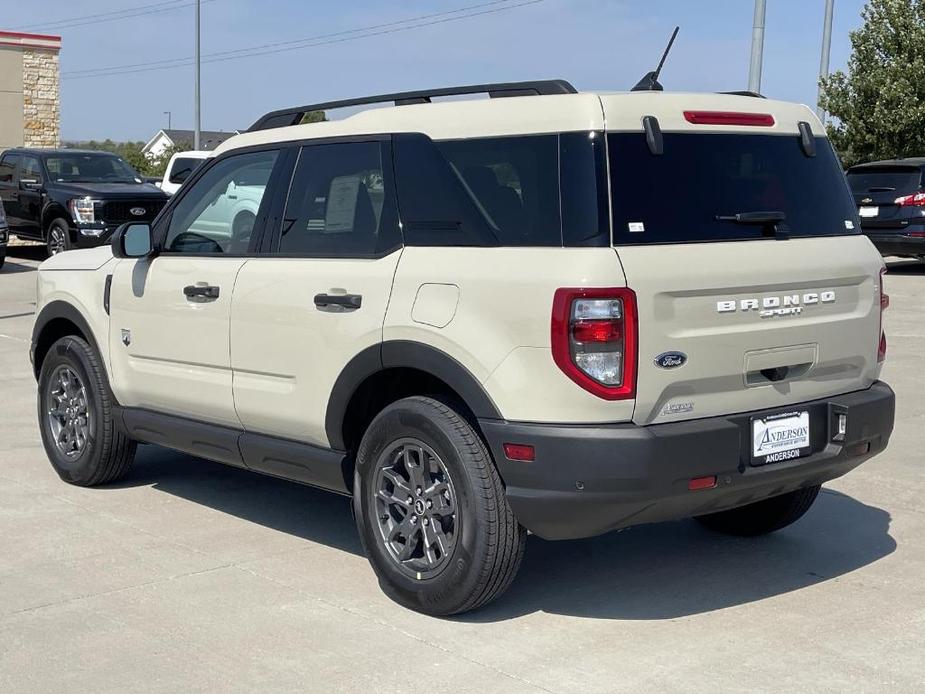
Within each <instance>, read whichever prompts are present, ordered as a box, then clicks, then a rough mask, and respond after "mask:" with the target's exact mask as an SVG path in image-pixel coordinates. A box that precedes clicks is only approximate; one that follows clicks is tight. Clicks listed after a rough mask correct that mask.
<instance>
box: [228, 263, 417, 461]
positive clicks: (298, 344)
mask: <svg viewBox="0 0 925 694" xmlns="http://www.w3.org/2000/svg"><path fill="white" fill-rule="evenodd" d="M400 256H401V252H400V251H396V252H394V253H392V254H391V255H388V256H386V257H384V258H381V259H378V260H363V259H351V258H326V259H322V258H311V259H309V258H256V259H253V260H250V261H249V262H248V263H247V264H246V265H245V266H244V267H243V268H242V269H241V272H240V274H239V275H238V281H237V283H236V284H235V293H234V301H233V302H232V307H231V361H232V365H233V368H234V398H235V405H236V408H237V412H238V416H240V418H241V423H242V424H243V425H244V428H245V429H247V430H250V431H255V432H260V433H263V434H269V435H272V436H281V437H283V438H287V439H292V440H295V441H303V442H306V443H311V444H314V445H318V446H328V439H327V436H326V434H325V429H324V420H325V413H326V412H327V406H328V398H329V397H330V394H331V390H332V389H333V387H334V382H335V381H336V380H337V377H338V376H339V375H340V373H341V371H342V370H343V368H344V367H345V366H346V365H347V362H349V361H350V360H351V359H352V358H353V357H354V356H355V355H356V354H357V353H359V352H361V351H362V350H364V349H366V348H367V347H369V346H370V345H375V344H378V343H379V342H381V341H382V324H383V321H384V320H385V311H386V307H387V306H388V301H389V292H390V290H391V287H392V278H393V276H394V274H395V268H396V266H397V265H398V259H399V257H400ZM325 293H327V294H332V295H336V294H344V293H347V294H358V295H360V296H362V300H361V305H360V308H358V309H334V310H323V308H322V307H319V306H316V305H315V296H316V295H317V294H325Z"/></svg>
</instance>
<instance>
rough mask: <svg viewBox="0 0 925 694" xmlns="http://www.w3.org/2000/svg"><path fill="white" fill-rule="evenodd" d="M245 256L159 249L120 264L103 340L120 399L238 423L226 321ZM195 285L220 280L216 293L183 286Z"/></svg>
mask: <svg viewBox="0 0 925 694" xmlns="http://www.w3.org/2000/svg"><path fill="white" fill-rule="evenodd" d="M246 262H247V260H246V259H245V258H223V257H220V256H217V257H186V256H171V255H162V256H160V257H157V258H154V259H153V260H147V259H143V260H123V261H122V262H120V263H119V264H118V266H117V267H116V269H115V271H114V273H113V280H112V290H111V294H110V306H111V311H112V314H111V320H110V336H109V339H110V355H111V359H112V386H113V391H114V393H115V395H116V398H117V399H118V400H119V402H120V403H121V404H123V405H125V406H129V407H143V408H147V409H151V410H156V411H159V412H166V413H170V414H177V415H182V416H185V417H190V418H194V419H201V420H203V421H208V422H212V423H215V424H224V425H227V426H240V421H239V420H238V418H237V415H236V414H235V410H234V400H233V396H232V390H231V360H230V356H229V351H228V321H229V318H230V312H231V297H232V289H233V287H234V282H235V277H236V276H237V274H238V272H239V271H240V270H241V268H242V267H243V266H244V264H245V263H246ZM197 285H199V286H202V285H208V286H214V287H218V288H219V295H218V298H215V299H211V298H209V297H197V296H192V297H187V296H186V294H185V292H184V289H185V288H186V287H196V286H197ZM126 341H127V342H128V344H126V343H125V342H126Z"/></svg>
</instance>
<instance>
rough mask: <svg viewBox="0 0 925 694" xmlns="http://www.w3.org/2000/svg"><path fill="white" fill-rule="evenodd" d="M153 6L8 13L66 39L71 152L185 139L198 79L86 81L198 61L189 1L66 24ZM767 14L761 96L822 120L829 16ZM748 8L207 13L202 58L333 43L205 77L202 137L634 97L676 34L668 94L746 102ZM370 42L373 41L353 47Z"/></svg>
mask: <svg viewBox="0 0 925 694" xmlns="http://www.w3.org/2000/svg"><path fill="white" fill-rule="evenodd" d="M156 1H157V0H130V1H129V2H126V1H125V0H123V1H119V0H81V2H79V3H77V2H73V0H42V2H41V3H25V2H20V3H13V2H11V1H10V2H7V3H4V4H5V5H6V7H5V8H4V11H3V16H2V23H0V29H12V30H17V31H33V32H40V33H41V32H46V33H53V34H60V35H61V36H62V37H63V50H62V53H61V71H62V135H63V137H64V138H65V139H90V138H96V139H103V138H106V137H110V138H113V139H115V140H126V139H133V140H144V139H147V138H149V137H151V136H152V135H153V134H154V133H156V132H157V130H158V129H159V128H161V127H166V125H167V116H166V115H164V111H171V112H172V114H173V115H172V118H173V127H175V128H191V127H192V114H193V71H192V68H191V67H189V66H184V65H181V66H180V67H172V68H170V69H158V70H151V71H141V72H128V71H127V72H125V73H124V74H117V75H106V76H94V77H87V76H86V75H88V74H94V73H88V72H86V71H90V70H96V69H99V68H109V67H112V66H126V65H130V66H138V67H132V68H127V70H137V69H139V68H143V67H147V66H151V64H152V63H156V64H157V65H158V67H163V66H164V65H168V66H169V65H172V63H169V62H166V61H171V60H175V59H184V58H188V57H190V56H192V55H193V10H192V7H191V6H189V5H188V4H187V3H186V2H184V0H174V3H173V4H171V3H170V2H169V1H168V2H164V1H163V0H162V2H161V4H160V7H155V8H153V9H156V10H160V9H168V8H172V9H169V11H157V12H154V13H151V14H147V15H142V16H136V17H130V18H125V19H121V20H119V21H94V20H93V19H90V20H80V21H67V22H62V21H61V20H73V19H74V18H77V17H85V16H87V15H98V14H103V13H107V12H114V11H124V10H126V9H127V8H132V7H139V6H151V5H154V4H155V3H156ZM767 4H768V13H767V33H766V39H765V56H764V77H763V81H762V92H764V93H765V94H766V95H768V96H771V97H774V98H781V99H787V100H792V101H800V102H803V103H808V104H811V105H812V104H815V101H816V75H817V72H818V69H819V56H820V45H821V36H822V22H823V11H824V5H825V2H824V0H768V3H767ZM863 4H864V2H863V0H835V22H834V32H833V43H832V69H833V70H834V69H836V68H839V67H843V66H844V65H845V63H846V61H847V59H848V55H849V52H850V43H849V40H848V32H849V31H850V30H851V29H854V28H856V27H857V26H859V25H860V12H861V8H862V7H863ZM477 5H478V6H481V7H480V8H477V9H474V10H469V11H467V12H463V13H456V14H442V15H440V16H436V17H432V18H431V19H427V20H417V21H416V22H415V24H421V25H424V24H429V25H426V26H419V27H418V28H414V29H409V30H398V31H396V29H400V28H401V27H405V26H408V25H407V24H402V23H401V22H403V20H409V19H413V18H415V17H422V16H425V15H438V14H439V13H448V12H452V11H453V10H459V9H461V8H465V7H473V6H477ZM518 5H519V6H518ZM753 7H754V5H753V2H752V0H507V1H505V0H501V1H499V2H495V3H491V4H489V2H488V0H429V1H424V0H403V1H402V2H394V1H389V2H387V1H385V0H341V1H340V2H337V1H331V0H325V1H322V0H204V2H203V4H202V25H203V32H202V51H203V55H204V56H215V54H223V53H224V54H225V56H219V57H226V56H227V54H228V52H229V51H235V50H239V49H244V48H250V47H253V46H270V45H275V44H281V43H285V42H298V41H302V40H305V39H307V38H311V37H320V36H326V37H328V38H326V39H317V40H315V41H314V43H315V44H322V45H314V46H311V47H307V48H300V49H298V50H291V51H286V52H282V53H272V54H265V55H256V56H251V57H247V58H244V59H239V60H222V61H216V62H210V63H206V64H204V65H203V68H202V112H203V113H202V127H203V128H204V129H208V130H234V129H239V128H240V129H243V128H246V127H247V126H248V125H250V124H251V123H252V122H253V121H254V120H255V119H256V118H257V117H258V116H260V115H261V114H262V113H263V112H265V111H269V110H272V109H275V108H281V107H284V106H291V105H294V104H297V103H298V104H301V103H309V102H314V101H325V100H330V99H336V98H347V97H351V96H362V95H365V94H376V93H382V92H390V91H402V90H407V89H416V88H426V87H436V86H448V85H454V84H469V83H481V82H496V81H509V80H521V79H540V78H551V77H561V78H565V79H567V80H569V81H571V82H572V83H573V84H574V85H575V86H576V87H578V88H579V89H608V90H613V89H627V88H629V87H631V86H632V85H633V84H634V83H635V82H636V81H637V80H638V79H639V77H641V76H642V75H643V74H644V73H645V72H646V71H648V70H650V69H653V68H654V65H655V63H656V62H657V60H658V57H659V54H660V53H661V51H662V49H663V48H664V45H665V42H666V41H667V39H668V36H669V34H670V32H671V29H672V28H673V27H674V25H676V24H678V25H680V26H681V33H680V35H679V37H678V40H677V42H676V44H675V47H674V49H673V51H672V54H671V56H670V57H669V59H668V62H667V64H666V66H665V69H664V71H663V73H662V80H661V81H662V82H663V84H665V87H666V88H667V89H670V90H692V91H722V90H733V89H744V88H745V87H746V85H747V78H748V60H749V50H750V40H751V27H752V14H753ZM498 10H500V11H498ZM487 11H490V13H487ZM481 12H486V13H483V14H477V15H476V16H469V17H464V16H463V15H465V14H470V15H474V14H476V13H481ZM460 17H462V18H460ZM450 19H452V21H447V20H450ZM437 20H440V21H439V23H432V22H436V21H437ZM43 23H44V24H43ZM382 25H387V26H382ZM364 27H380V28H379V29H376V30H373V31H372V32H370V31H367V32H360V33H345V32H352V31H354V30H357V29H360V28H364ZM369 33H376V34H377V35H373V36H365V34H369ZM332 34H333V35H335V36H331V35H332ZM358 37H362V38H358ZM332 41H336V42H332ZM296 45H298V44H296Z"/></svg>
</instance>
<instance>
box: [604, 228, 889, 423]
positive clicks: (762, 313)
mask: <svg viewBox="0 0 925 694" xmlns="http://www.w3.org/2000/svg"><path fill="white" fill-rule="evenodd" d="M618 252H619V255H620V261H621V262H622V264H623V268H624V271H625V274H626V279H627V284H628V286H629V287H631V288H632V289H633V290H634V291H635V292H636V296H637V300H638V304H639V368H638V380H637V397H636V407H635V413H634V417H633V420H634V421H635V422H636V423H637V424H649V423H653V422H664V421H677V420H682V419H696V418H701V417H711V416H717V415H724V414H731V413H738V412H747V411H752V410H761V409H772V408H777V407H782V406H786V405H789V404H792V403H798V402H803V401H806V400H812V399H815V398H823V397H828V396H830V395H835V394H839V393H845V392H849V391H853V390H860V389H863V388H867V387H868V386H870V385H871V383H872V382H873V381H874V380H875V379H876V378H877V375H878V373H879V364H878V362H877V346H878V341H879V337H880V306H879V290H878V282H879V273H880V268H881V267H882V261H881V259H880V256H879V254H878V253H877V252H876V251H875V249H874V248H873V246H872V245H871V244H870V241H869V240H868V239H867V238H864V237H863V236H848V237H840V238H839V237H835V238H792V239H790V240H787V241H778V240H773V239H768V240H754V241H737V242H718V243H717V242H714V243H701V244H684V245H680V246H677V245H676V246H664V245H649V246H642V245H640V246H624V247H621V248H619V249H618ZM667 259H670V261H667V262H666V260H667ZM666 352H681V353H683V355H686V357H687V359H686V361H684V363H683V364H682V365H680V366H678V365H677V362H678V361H679V360H678V359H665V360H662V362H663V366H658V365H656V363H655V359H656V357H657V356H658V355H661V354H664V353H666ZM681 361H683V360H681ZM666 365H667V367H668V368H666Z"/></svg>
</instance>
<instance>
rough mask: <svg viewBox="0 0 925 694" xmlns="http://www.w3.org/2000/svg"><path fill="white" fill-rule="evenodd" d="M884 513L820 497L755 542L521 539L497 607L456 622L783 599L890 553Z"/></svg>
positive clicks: (687, 536)
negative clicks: (517, 564) (517, 565)
mask: <svg viewBox="0 0 925 694" xmlns="http://www.w3.org/2000/svg"><path fill="white" fill-rule="evenodd" d="M889 528H890V514H889V513H887V512H886V511H884V510H883V509H880V508H876V507H874V506H868V505H866V504H863V503H861V502H860V501H858V500H856V499H854V498H852V497H850V496H847V495H844V494H841V493H839V492H835V491H831V490H825V489H824V490H823V492H822V493H821V494H820V495H819V497H818V499H817V501H816V503H815V504H814V505H813V507H812V508H811V509H810V510H809V512H808V513H807V514H806V515H805V516H804V517H803V518H802V519H801V520H799V521H797V522H796V523H795V524H794V525H792V526H790V527H789V528H785V529H784V530H781V531H778V532H777V533H774V534H771V535H767V536H765V537H758V538H737V537H729V536H724V535H719V534H716V533H713V532H711V531H709V530H707V529H705V528H703V527H701V526H700V525H699V524H698V523H697V522H696V521H692V520H688V521H678V522H673V523H663V524H659V525H648V526H640V527H636V528H629V529H627V530H624V531H622V532H616V533H610V534H608V535H603V536H601V537H597V538H591V539H588V540H578V541H572V542H546V541H544V540H541V539H539V538H536V537H531V538H530V541H529V542H528V544H527V554H526V557H525V558H524V563H523V566H522V567H521V570H520V573H519V575H518V577H517V579H516V580H515V582H514V585H513V586H512V587H511V589H510V590H509V591H508V592H507V594H505V596H504V597H503V598H501V599H500V600H499V601H498V602H497V603H494V604H492V605H489V606H488V607H487V608H485V609H484V610H481V611H479V612H476V613H474V614H472V615H466V616H463V617H461V619H462V620H464V621H471V622H494V621H500V620H505V619H509V618H511V617H516V616H519V615H523V614H529V613H532V612H540V611H542V612H551V613H556V614H563V615H572V616H578V617H595V618H599V619H632V620H652V619H674V618H677V617H684V616H687V615H692V614H699V613H702V612H710V611H713V610H719V609H723V608H726V607H733V606H736V605H742V604H746V603H749V602H754V601H756V600H762V599H765V598H769V597H773V596H776V595H781V594H784V593H789V592H791V591H794V590H799V589H801V588H805V587H807V586H811V585H814V584H816V583H821V582H823V581H828V580H830V579H834V578H838V577H839V576H843V575H845V574H847V573H850V572H851V571H854V570H856V569H859V568H861V567H863V566H866V565H868V564H871V563H873V562H875V561H877V560H878V559H882V558H883V557H885V556H887V555H889V554H891V553H892V552H893V551H894V550H895V549H896V542H895V541H894V540H893V538H892V537H890V535H889Z"/></svg>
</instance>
